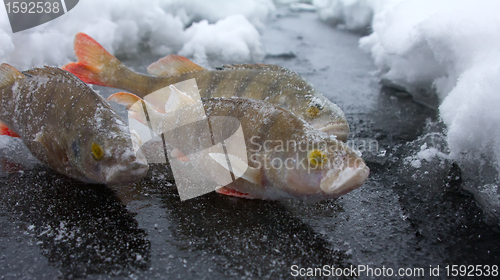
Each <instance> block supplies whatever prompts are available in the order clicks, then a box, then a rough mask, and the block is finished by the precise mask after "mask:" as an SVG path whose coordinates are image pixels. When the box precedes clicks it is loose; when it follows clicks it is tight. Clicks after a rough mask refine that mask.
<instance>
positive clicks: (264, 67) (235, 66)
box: [215, 63, 293, 73]
mask: <svg viewBox="0 0 500 280" xmlns="http://www.w3.org/2000/svg"><path fill="white" fill-rule="evenodd" d="M215 69H217V70H231V69H258V70H271V71H279V72H287V73H293V72H291V71H290V70H288V69H286V68H283V67H281V66H278V65H274V64H263V63H255V64H231V65H223V66H220V67H215Z"/></svg>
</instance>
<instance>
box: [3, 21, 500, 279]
mask: <svg viewBox="0 0 500 280" xmlns="http://www.w3.org/2000/svg"><path fill="white" fill-rule="evenodd" d="M263 36H264V38H263V41H264V45H265V46H266V48H267V52H268V53H269V55H268V56H267V58H266V60H265V61H264V62H265V63H271V64H279V65H282V66H284V67H287V68H289V69H291V70H293V71H296V72H297V73H299V74H300V75H301V76H303V77H304V78H305V79H307V80H308V81H310V82H311V83H312V84H313V85H314V86H315V88H316V89H317V90H318V91H319V92H321V93H323V94H325V95H326V96H327V97H328V98H330V99H331V100H332V101H334V102H335V103H337V104H338V105H339V106H340V107H341V108H342V109H343V110H344V112H345V113H346V117H347V119H348V121H349V123H350V125H351V130H352V132H353V133H352V136H351V139H353V140H355V142H354V143H355V144H357V145H360V144H361V143H363V142H362V141H361V140H366V141H372V140H376V141H377V142H378V151H376V150H374V151H373V152H365V153H364V154H363V157H364V158H365V160H366V162H367V164H368V166H369V167H370V169H371V174H370V178H369V179H368V181H367V183H366V184H365V185H364V186H363V187H361V188H359V189H357V190H355V191H353V192H351V193H349V194H347V195H345V196H343V197H341V198H340V199H338V200H336V201H324V202H320V203H316V204H304V203H300V202H295V201H286V202H269V201H260V200H256V201H254V200H245V199H238V198H232V197H225V196H221V195H218V194H215V193H210V194H208V195H205V196H203V197H199V198H195V199H192V200H188V201H185V202H181V201H180V200H179V197H178V195H177V192H176V190H175V187H174V186H172V185H171V184H170V182H169V181H167V180H166V179H165V177H164V176H163V173H164V171H165V170H164V169H162V167H161V166H153V168H152V170H151V171H150V174H151V176H149V177H148V179H145V180H143V181H141V182H139V183H137V184H135V185H133V186H130V187H128V188H123V187H113V189H114V190H117V191H114V190H113V189H111V188H107V187H105V186H92V185H85V184H82V183H79V182H76V181H73V180H70V179H67V178H65V177H63V176H60V175H58V174H55V173H54V172H52V171H50V170H49V169H47V168H44V167H36V168H35V169H32V170H26V171H24V172H14V173H12V174H11V175H10V176H9V177H7V178H3V179H2V180H1V189H0V224H1V226H2V227H1V230H0V246H1V253H0V254H1V255H0V269H1V272H0V274H1V275H2V276H6V278H12V279H13V278H19V277H20V276H25V277H27V278H30V277H33V278H40V279H43V278H45V279H53V278H54V277H58V276H62V277H83V276H86V277H87V278H88V279H99V278H108V277H110V276H118V277H125V276H127V277H132V278H137V279H157V278H185V279H194V278H201V279H203V278H205V279H232V278H235V277H237V278H261V277H262V278H271V279H278V278H291V275H290V272H291V270H290V266H291V265H298V266H299V267H322V266H323V265H330V266H334V267H349V266H350V265H370V266H371V267H372V268H382V267H383V266H385V267H390V268H393V269H394V270H395V271H397V269H398V268H407V267H412V268H413V267H417V268H418V267H422V268H426V270H425V273H426V276H428V268H429V265H432V266H434V267H435V266H436V265H440V266H441V276H440V277H435V278H443V279H444V278H446V276H445V270H444V269H443V267H444V266H445V265H447V264H450V265H451V264H464V265H477V264H481V265H485V264H498V262H499V256H500V248H499V245H498V242H497V240H499V238H500V234H499V233H498V232H499V230H498V228H496V227H495V226H492V225H491V223H490V224H488V223H486V222H484V220H485V218H484V216H483V214H482V211H481V210H480V208H478V207H477V206H476V202H475V201H474V199H473V197H472V196H471V195H469V194H468V193H466V192H464V191H462V190H460V184H461V179H460V170H459V169H458V168H457V167H456V166H455V165H453V164H452V163H451V162H449V161H447V160H445V159H442V158H433V159H431V161H429V162H428V161H424V160H423V161H422V162H421V166H420V168H418V169H417V168H415V167H414V166H412V165H411V164H408V160H405V159H407V158H409V157H411V156H414V155H415V154H416V153H417V152H418V151H420V150H421V147H422V146H423V145H424V143H425V144H426V145H427V146H429V147H430V146H432V147H438V148H440V149H446V147H445V146H444V143H445V141H444V140H443V139H442V138H441V137H440V135H441V133H442V126H441V125H440V124H439V123H437V112H436V111H435V110H433V109H430V108H428V107H425V106H422V105H420V104H417V103H415V102H413V101H412V100H411V99H409V98H407V97H406V96H404V95H402V94H398V93H395V92H391V91H389V90H382V89H381V88H380V86H379V85H378V83H377V80H376V79H375V78H374V77H373V76H372V75H371V72H372V71H374V70H375V67H374V66H373V64H372V62H371V59H370V57H369V56H368V55H366V54H364V53H362V52H361V51H360V50H359V49H358V39H359V36H357V35H355V34H351V33H347V32H343V31H338V30H335V29H332V28H331V27H329V26H327V25H324V24H323V23H321V22H319V21H317V20H316V17H315V15H314V14H312V13H290V14H288V13H283V14H282V15H281V17H279V18H277V19H276V20H274V21H270V22H269V23H268V25H267V30H266V33H264V35H263ZM155 59H156V58H154V57H150V56H147V55H144V56H140V57H137V58H134V59H132V60H129V61H126V63H127V64H128V65H131V66H133V67H135V69H136V70H139V71H143V72H144V71H145V68H146V66H147V65H148V64H149V63H150V62H152V61H154V60H155ZM95 88H98V89H99V90H100V91H101V93H102V94H103V95H105V96H107V95H109V94H111V93H112V92H116V90H113V89H111V90H110V89H104V88H100V87H95ZM113 106H114V105H113ZM115 108H119V109H120V110H121V112H122V115H125V112H124V109H123V108H120V107H118V106H116V107H115ZM428 133H433V134H428ZM367 143H368V142H367ZM14 171H15V170H14ZM134 189H135V191H134ZM359 278H361V279H363V278H367V277H364V276H362V277H359ZM377 278H383V277H377Z"/></svg>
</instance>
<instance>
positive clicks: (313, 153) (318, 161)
mask: <svg viewBox="0 0 500 280" xmlns="http://www.w3.org/2000/svg"><path fill="white" fill-rule="evenodd" d="M307 160H308V161H309V163H310V164H311V165H314V166H318V165H322V164H323V163H324V162H325V161H326V155H325V154H324V153H323V152H322V151H320V150H317V149H314V150H310V151H309V153H308V154H307Z"/></svg>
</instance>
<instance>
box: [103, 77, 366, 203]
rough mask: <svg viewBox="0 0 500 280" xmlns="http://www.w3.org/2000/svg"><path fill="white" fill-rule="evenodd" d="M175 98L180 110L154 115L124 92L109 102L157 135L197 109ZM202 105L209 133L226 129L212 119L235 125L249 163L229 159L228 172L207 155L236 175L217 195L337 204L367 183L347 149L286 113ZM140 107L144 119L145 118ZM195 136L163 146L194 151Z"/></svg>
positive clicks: (256, 103)
mask: <svg viewBox="0 0 500 280" xmlns="http://www.w3.org/2000/svg"><path fill="white" fill-rule="evenodd" d="M171 87H173V86H171ZM175 94H182V93H181V92H179V91H178V90H173V91H172V92H171V93H170V98H174V99H176V100H177V101H181V103H182V104H179V103H177V107H178V108H182V110H175V111H167V112H158V111H156V110H155V109H153V108H152V107H151V105H150V104H149V103H148V102H147V101H144V100H142V99H141V98H140V97H138V96H136V95H134V94H132V93H126V92H120V93H115V94H113V95H111V96H110V97H109V98H108V101H114V102H117V103H119V104H122V105H126V106H127V109H128V110H129V117H130V116H131V117H132V118H135V119H136V120H137V121H139V122H141V123H143V124H144V125H148V126H150V127H151V128H152V129H153V131H155V133H157V134H161V133H163V131H166V130H168V129H166V128H165V127H162V126H163V125H170V126H171V125H172V124H176V123H179V122H183V121H184V120H185V119H186V118H189V116H191V115H193V114H194V113H196V112H194V111H196V110H198V109H197V108H199V106H198V105H199V104H196V101H194V100H193V99H190V98H189V97H188V96H187V95H184V96H183V97H175V96H174V95H175ZM202 104H203V106H202V110H204V111H205V112H204V113H205V114H206V116H207V118H208V121H209V122H210V123H211V131H210V133H213V131H221V128H217V127H214V126H216V125H220V126H222V127H225V126H227V125H228V124H227V123H221V122H218V124H215V123H216V122H213V121H212V120H213V119H215V118H217V117H231V118H234V119H237V120H238V121H239V124H241V127H242V130H243V134H244V143H245V144H244V145H245V146H246V158H247V159H248V161H247V162H244V161H243V160H240V159H238V158H237V157H235V156H234V155H231V154H229V155H228V156H229V157H230V158H231V165H232V167H231V169H230V168H229V167H228V165H227V164H226V163H227V161H226V160H227V158H226V155H225V154H210V157H211V158H212V159H213V160H214V161H215V163H216V164H217V163H218V164H220V165H222V166H224V167H226V168H227V169H228V170H230V171H232V172H234V173H236V171H238V173H239V174H240V176H237V177H239V178H238V179H236V180H235V181H234V182H232V183H230V184H228V185H226V186H224V187H221V188H218V189H217V190H216V191H217V192H218V193H221V194H226V195H231V196H237V197H244V198H257V199H269V200H279V199H288V198H293V199H299V200H304V201H309V202H315V201H319V200H324V199H331V198H337V197H339V196H341V195H343V194H346V193H348V192H350V191H352V190H354V189H356V188H358V187H360V186H361V185H363V183H364V182H365V181H366V180H367V177H368V174H369V169H368V167H367V166H366V164H365V163H364V161H363V160H362V159H361V158H360V157H359V156H358V155H357V154H356V153H355V152H354V151H353V150H352V149H351V148H349V147H348V146H347V145H346V144H344V143H342V142H341V141H338V140H337V139H335V137H333V136H331V135H328V134H326V133H324V132H321V131H318V130H317V129H315V128H313V127H312V126H311V125H309V124H308V123H307V122H305V121H304V120H302V119H300V118H298V117H297V116H295V115H294V114H293V113H291V112H289V111H287V110H284V109H282V108H280V107H278V106H275V105H273V104H270V103H267V102H264V101H260V100H255V99H250V98H242V97H232V98H207V99H203V100H202ZM144 107H145V108H146V110H147V112H148V117H146V116H145V114H144V111H143V110H144V109H143V108H144ZM131 113H132V114H131ZM152 124H153V125H152ZM155 124H156V125H155ZM222 129H223V128H222ZM199 132H200V130H199V129H198V128H193V129H192V130H191V131H186V130H184V131H182V133H183V135H175V134H176V133H175V130H170V131H169V132H168V133H165V134H164V135H165V139H166V140H165V141H166V142H167V143H169V144H173V145H172V146H173V147H174V148H175V147H176V144H175V143H173V142H175V139H177V143H179V144H184V143H193V145H197V143H199V141H200V139H202V138H203V137H200V134H199ZM169 139H170V140H169ZM172 139H173V140H172ZM179 139H181V140H179ZM212 139H214V136H213V135H212ZM174 153H175V154H174ZM187 154H188V153H186V151H185V150H177V149H174V150H173V151H172V156H174V157H175V158H177V159H180V160H182V161H189V158H188V157H187Z"/></svg>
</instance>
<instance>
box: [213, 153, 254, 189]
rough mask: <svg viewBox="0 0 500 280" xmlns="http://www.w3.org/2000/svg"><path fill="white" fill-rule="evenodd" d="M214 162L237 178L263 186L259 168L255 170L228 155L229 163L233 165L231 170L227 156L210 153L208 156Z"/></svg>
mask: <svg viewBox="0 0 500 280" xmlns="http://www.w3.org/2000/svg"><path fill="white" fill-rule="evenodd" d="M208 155H209V156H210V157H211V158H212V159H213V160H215V161H216V162H217V163H219V164H220V165H222V166H223V167H224V168H226V169H227V170H229V171H231V172H232V173H233V174H234V176H235V177H237V178H243V179H245V180H247V181H249V182H251V183H253V184H256V185H259V186H260V185H262V184H261V174H260V170H259V169H257V168H253V167H250V166H248V164H247V163H246V162H244V161H243V160H241V159H240V158H238V157H236V156H233V155H231V154H228V157H229V162H230V164H231V168H229V166H228V164H227V159H226V155H225V154H222V153H209V154H208Z"/></svg>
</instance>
